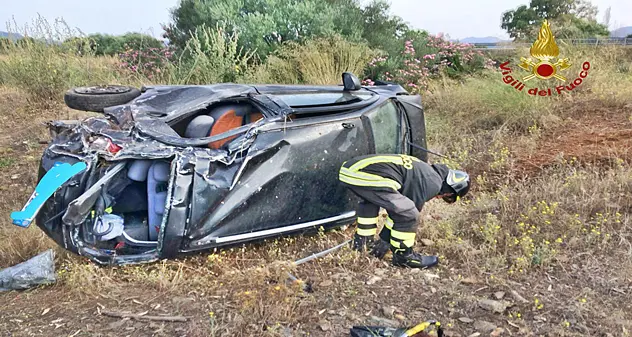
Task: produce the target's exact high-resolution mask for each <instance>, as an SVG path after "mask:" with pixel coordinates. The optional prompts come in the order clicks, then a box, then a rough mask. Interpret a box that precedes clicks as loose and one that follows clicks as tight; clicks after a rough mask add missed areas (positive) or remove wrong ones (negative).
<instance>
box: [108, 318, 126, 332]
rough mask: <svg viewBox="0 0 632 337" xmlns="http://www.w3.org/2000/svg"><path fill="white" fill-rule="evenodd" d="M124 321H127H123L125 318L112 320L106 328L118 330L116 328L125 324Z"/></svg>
mask: <svg viewBox="0 0 632 337" xmlns="http://www.w3.org/2000/svg"><path fill="white" fill-rule="evenodd" d="M125 323H127V321H125V320H118V321H114V322H112V323H110V324H108V328H109V329H110V330H118V329H120V328H122V327H123V325H125Z"/></svg>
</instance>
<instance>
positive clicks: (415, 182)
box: [343, 155, 449, 211]
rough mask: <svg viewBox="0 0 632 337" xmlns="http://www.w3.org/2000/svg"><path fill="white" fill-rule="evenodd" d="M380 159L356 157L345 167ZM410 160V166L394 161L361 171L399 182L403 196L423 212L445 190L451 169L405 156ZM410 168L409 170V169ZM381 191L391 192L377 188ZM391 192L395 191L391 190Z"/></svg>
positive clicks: (370, 166) (375, 164)
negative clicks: (425, 205) (426, 204)
mask: <svg viewBox="0 0 632 337" xmlns="http://www.w3.org/2000/svg"><path fill="white" fill-rule="evenodd" d="M381 156H402V155H381ZM371 157H373V158H376V159H379V158H378V157H380V155H368V156H359V157H355V158H353V159H351V160H349V161H347V162H345V163H344V164H343V166H344V167H346V168H350V167H351V166H353V164H355V163H357V162H359V161H361V160H363V159H367V158H371ZM404 157H405V158H410V159H412V163H411V160H410V159H409V160H408V161H407V163H408V164H412V168H411V167H410V165H400V164H397V163H394V162H393V161H389V160H384V161H378V162H376V163H373V164H370V165H368V166H366V167H364V168H362V169H360V171H362V172H366V173H371V174H374V175H378V176H381V177H384V178H388V179H391V180H394V181H396V182H398V183H399V184H400V185H401V188H400V189H399V190H398V191H399V192H400V193H401V194H403V195H405V196H406V197H408V198H409V199H411V200H412V201H413V202H414V203H415V205H416V206H417V209H418V210H419V211H421V209H422V208H423V206H424V204H425V203H426V202H427V201H429V200H430V199H432V198H434V197H436V196H437V195H438V194H439V193H441V192H442V191H443V190H445V186H444V185H445V184H444V182H445V180H446V177H447V176H448V172H449V168H448V167H447V166H445V165H443V164H432V165H431V164H428V163H426V162H424V161H421V160H419V159H417V158H415V157H410V156H406V155H404ZM407 167H408V168H407ZM376 188H377V189H381V190H389V188H386V187H382V188H380V187H376ZM390 191H393V190H392V189H390Z"/></svg>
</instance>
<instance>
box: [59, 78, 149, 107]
mask: <svg viewBox="0 0 632 337" xmlns="http://www.w3.org/2000/svg"><path fill="white" fill-rule="evenodd" d="M138 96H140V90H138V89H136V88H134V87H128V86H123V85H105V86H92V87H77V88H73V89H70V90H68V91H67V92H66V94H65V95H64V102H65V103H66V105H67V106H68V107H69V108H71V109H75V110H82V111H92V112H103V109H104V108H107V107H110V106H115V105H121V104H125V103H127V102H129V101H131V100H133V99H134V98H136V97H138Z"/></svg>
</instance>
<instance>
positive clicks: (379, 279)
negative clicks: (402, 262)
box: [366, 276, 382, 285]
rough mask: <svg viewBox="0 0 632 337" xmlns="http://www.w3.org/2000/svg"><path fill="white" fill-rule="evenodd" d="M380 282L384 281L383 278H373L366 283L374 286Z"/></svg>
mask: <svg viewBox="0 0 632 337" xmlns="http://www.w3.org/2000/svg"><path fill="white" fill-rule="evenodd" d="M379 281H382V278H381V277H379V276H372V277H371V278H370V279H369V280H368V281H366V284H368V285H372V284H375V283H377V282H379Z"/></svg>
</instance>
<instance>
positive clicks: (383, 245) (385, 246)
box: [370, 238, 391, 259]
mask: <svg viewBox="0 0 632 337" xmlns="http://www.w3.org/2000/svg"><path fill="white" fill-rule="evenodd" d="M390 248H391V246H390V244H389V243H388V242H386V241H384V240H382V239H381V238H380V239H378V240H375V241H374V242H373V244H372V246H371V252H370V253H371V255H373V256H375V257H377V258H378V259H382V258H384V255H386V253H388V251H389V250H390Z"/></svg>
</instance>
